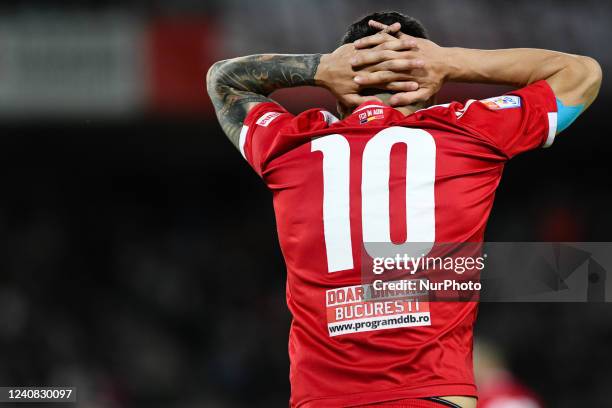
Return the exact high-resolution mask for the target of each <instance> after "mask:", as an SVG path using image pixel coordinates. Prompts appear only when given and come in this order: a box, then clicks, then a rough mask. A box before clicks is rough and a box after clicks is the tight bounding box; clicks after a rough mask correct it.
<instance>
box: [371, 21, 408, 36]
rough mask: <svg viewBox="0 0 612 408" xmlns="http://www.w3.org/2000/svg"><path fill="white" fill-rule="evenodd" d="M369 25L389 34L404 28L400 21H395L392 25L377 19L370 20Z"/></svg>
mask: <svg viewBox="0 0 612 408" xmlns="http://www.w3.org/2000/svg"><path fill="white" fill-rule="evenodd" d="M368 25H369V26H370V27H372V28H374V29H376V30H380V31H383V32H385V33H389V34H395V33H397V32H398V31H400V30H401V29H402V25H401V24H400V23H398V22H396V23H393V24H391V25H386V24H383V23H381V22H378V21H376V20H370V21H368Z"/></svg>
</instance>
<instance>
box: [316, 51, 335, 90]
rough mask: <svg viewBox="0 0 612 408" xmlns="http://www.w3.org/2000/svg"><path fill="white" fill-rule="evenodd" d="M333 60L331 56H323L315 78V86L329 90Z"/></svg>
mask: <svg viewBox="0 0 612 408" xmlns="http://www.w3.org/2000/svg"><path fill="white" fill-rule="evenodd" d="M330 58H331V54H321V58H320V59H319V65H318V66H317V71H316V72H315V76H314V84H315V86H318V87H321V88H325V89H329V85H330V75H329V60H330Z"/></svg>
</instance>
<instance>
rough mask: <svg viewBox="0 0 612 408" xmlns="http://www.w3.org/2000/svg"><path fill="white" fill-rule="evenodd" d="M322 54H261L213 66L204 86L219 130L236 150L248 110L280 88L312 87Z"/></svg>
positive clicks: (267, 100)
mask: <svg viewBox="0 0 612 408" xmlns="http://www.w3.org/2000/svg"><path fill="white" fill-rule="evenodd" d="M320 60H321V54H303V55H281V54H261V55H251V56H248V57H241V58H234V59H231V60H225V61H220V62H217V63H216V64H214V65H213V66H212V67H211V69H210V70H209V71H208V76H207V78H206V85H207V90H208V95H209V96H210V99H211V100H212V103H213V106H214V107H215V111H216V113H217V119H218V120H219V123H220V124H221V128H222V129H223V131H224V132H225V134H226V135H227V137H228V138H229V139H230V140H231V142H232V143H233V144H234V146H236V147H238V145H239V138H240V131H241V129H242V124H243V122H244V119H245V118H246V115H247V113H249V110H250V109H251V108H253V107H254V106H256V105H257V104H258V103H261V102H270V101H272V99H270V98H268V95H270V94H271V93H272V92H274V91H275V90H277V89H281V88H290V87H294V86H305V85H314V84H315V81H314V77H315V73H316V72H317V68H318V66H319V62H320Z"/></svg>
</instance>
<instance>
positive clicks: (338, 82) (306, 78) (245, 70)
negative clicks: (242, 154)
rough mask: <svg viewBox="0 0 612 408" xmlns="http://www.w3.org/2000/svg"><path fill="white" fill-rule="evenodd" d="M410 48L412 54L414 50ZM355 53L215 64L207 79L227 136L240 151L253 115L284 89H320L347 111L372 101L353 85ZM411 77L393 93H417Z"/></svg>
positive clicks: (349, 49) (346, 49)
mask: <svg viewBox="0 0 612 408" xmlns="http://www.w3.org/2000/svg"><path fill="white" fill-rule="evenodd" d="M391 27H395V25H392V26H391ZM396 28H399V24H398V25H397V27H396ZM405 48H407V49H409V48H410V44H408V45H406V47H405ZM355 53H356V50H355V47H354V46H353V44H346V45H343V46H340V47H338V48H337V49H336V50H334V51H333V52H331V53H328V54H295V55H285V54H260V55H251V56H246V57H240V58H233V59H228V60H224V61H219V62H217V63H215V64H214V65H213V66H212V67H211V68H210V70H209V71H208V74H207V76H206V87H207V90H208V94H209V96H210V99H211V100H212V102H213V106H214V108H215V111H216V114H217V118H218V120H219V123H220V124H221V127H222V128H223V131H224V132H225V134H226V135H227V136H228V137H229V139H230V140H231V141H232V143H233V144H234V146H236V147H238V143H239V142H238V140H239V137H240V130H241V129H242V125H243V123H244V120H245V118H246V116H247V114H248V113H249V111H250V110H251V109H253V108H254V107H255V106H257V104H259V103H262V102H273V101H272V99H270V98H269V95H270V94H271V93H272V92H274V91H276V90H278V89H281V88H292V87H297V86H319V87H322V88H325V89H327V90H328V91H330V92H331V93H332V94H333V95H334V96H335V97H336V99H337V100H338V101H340V103H342V104H343V105H345V106H348V107H355V106H357V105H359V104H361V103H364V102H366V101H367V100H370V99H373V97H371V96H369V97H364V96H360V95H359V91H360V90H361V89H362V87H361V86H360V85H359V84H357V83H356V82H355V81H354V80H353V78H354V77H355V75H356V72H355V71H354V70H353V67H352V66H351V64H350V62H349V61H350V59H351V58H352V57H354V56H355ZM407 65H408V66H410V67H418V66H420V63H419V62H418V61H416V62H415V61H413V62H410V63H408V64H407ZM369 69H371V67H366V68H364V70H362V71H361V72H367V70H369ZM407 77H408V75H404V74H400V75H399V76H398V78H397V81H396V83H395V85H394V86H395V87H394V89H395V90H401V91H410V90H415V89H417V88H418V84H417V83H416V82H414V81H408V80H406V79H404V78H407ZM383 87H385V86H383Z"/></svg>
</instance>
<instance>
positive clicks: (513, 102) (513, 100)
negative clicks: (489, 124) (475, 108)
mask: <svg viewBox="0 0 612 408" xmlns="http://www.w3.org/2000/svg"><path fill="white" fill-rule="evenodd" d="M480 102H482V103H484V104H485V105H486V106H487V108H489V109H491V110H499V109H508V108H520V107H521V98H520V97H519V96H516V95H502V96H495V97H493V98H488V99H483V100H481V101H480Z"/></svg>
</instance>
